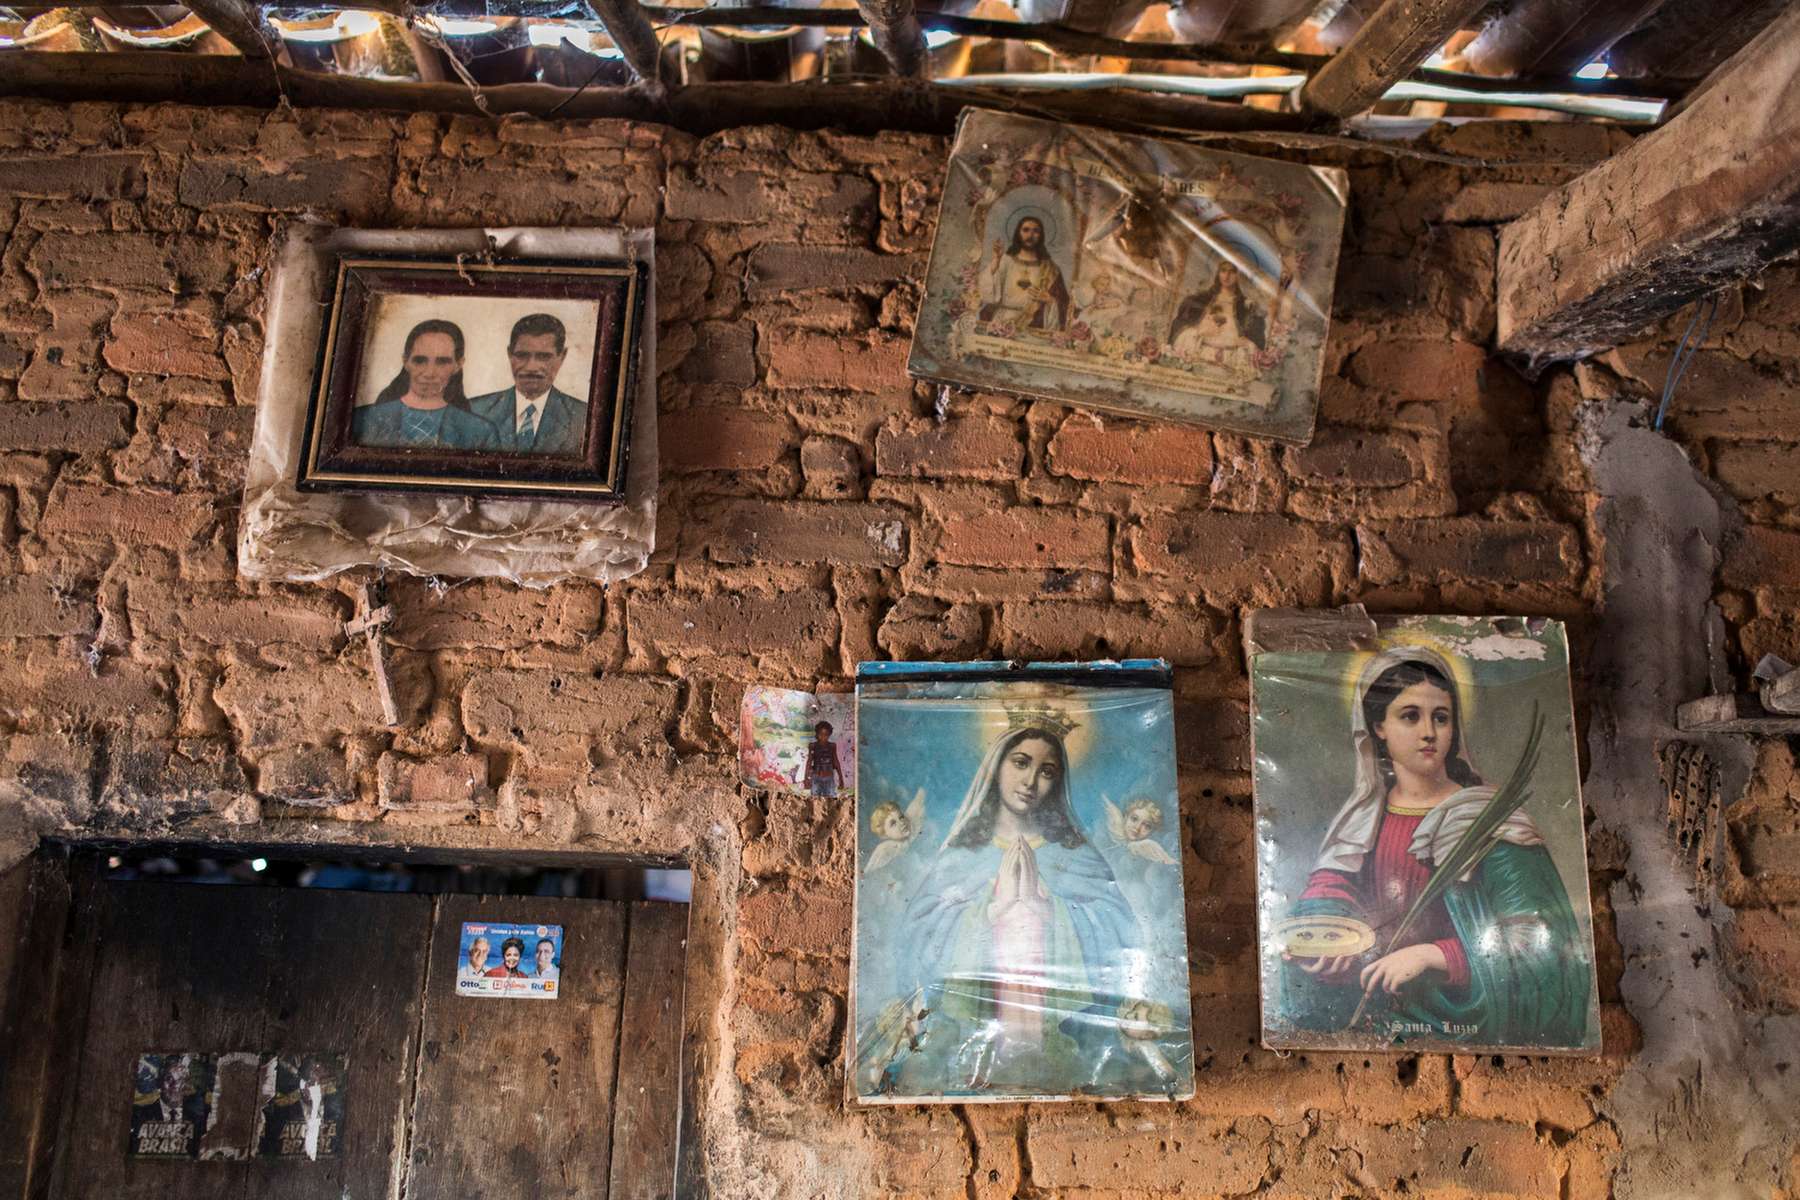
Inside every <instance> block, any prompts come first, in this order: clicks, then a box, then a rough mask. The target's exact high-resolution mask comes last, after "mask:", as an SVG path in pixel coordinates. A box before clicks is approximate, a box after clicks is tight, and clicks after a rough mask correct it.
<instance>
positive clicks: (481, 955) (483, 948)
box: [456, 936, 493, 979]
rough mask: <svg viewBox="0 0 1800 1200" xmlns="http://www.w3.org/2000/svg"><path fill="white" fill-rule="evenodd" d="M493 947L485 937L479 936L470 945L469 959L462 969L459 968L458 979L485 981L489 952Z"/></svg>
mask: <svg viewBox="0 0 1800 1200" xmlns="http://www.w3.org/2000/svg"><path fill="white" fill-rule="evenodd" d="M492 948H493V947H492V945H491V944H490V943H489V942H488V940H487V939H486V938H484V937H480V936H477V937H476V939H475V940H474V941H472V942H470V943H469V951H468V957H467V959H466V960H465V961H464V963H463V965H462V966H461V967H458V968H457V971H456V977H457V978H458V979H485V978H486V977H487V974H488V966H487V957H488V951H489V950H491V949H492Z"/></svg>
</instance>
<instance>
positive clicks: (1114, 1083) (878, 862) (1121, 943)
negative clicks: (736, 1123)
mask: <svg viewBox="0 0 1800 1200" xmlns="http://www.w3.org/2000/svg"><path fill="white" fill-rule="evenodd" d="M1160 703H1161V705H1162V706H1164V708H1163V710H1162V711H1160V712H1159V711H1157V709H1156V707H1155V705H1156V704H1157V697H1156V696H1155V694H1154V693H1153V694H1151V695H1149V696H1146V697H1144V701H1143V702H1142V703H1140V704H1139V705H1138V709H1139V724H1138V727H1139V729H1140V731H1145V732H1149V731H1153V730H1156V729H1157V727H1158V726H1160V732H1161V734H1162V738H1163V739H1164V741H1163V742H1162V744H1158V742H1157V740H1156V739H1155V737H1154V736H1151V737H1147V738H1145V739H1144V741H1145V743H1146V744H1142V745H1139V746H1135V747H1134V746H1129V745H1125V744H1119V745H1103V744H1102V743H1101V736H1102V733H1103V730H1102V729H1101V728H1100V727H1101V726H1102V725H1103V724H1112V723H1120V722H1121V721H1122V717H1121V713H1120V712H1119V711H1117V710H1109V709H1108V707H1107V706H1104V705H1102V706H1099V707H1095V706H1093V705H1091V704H1088V703H1080V702H1076V703H1071V702H1069V701H1067V700H1066V699H1060V700H1057V701H1044V700H1042V699H1009V698H1005V697H994V698H991V699H990V698H985V697H984V698H983V699H982V700H980V701H975V700H965V701H964V702H962V703H960V704H957V705H953V706H950V707H948V708H947V709H946V710H945V712H944V717H945V719H946V721H947V722H950V723H955V722H959V721H960V722H962V723H964V724H966V723H968V713H969V711H970V705H971V704H974V705H977V711H979V712H980V713H981V714H982V718H983V719H982V733H983V735H984V740H983V742H982V743H980V744H979V749H980V758H979V760H978V761H977V762H976V763H975V764H974V766H973V771H972V773H971V774H970V775H969V776H968V777H967V782H966V784H965V785H963V786H962V787H961V788H960V789H959V790H958V791H956V792H954V793H953V794H954V795H955V798H956V803H955V805H954V808H953V809H952V808H951V806H950V804H949V803H948V801H949V799H950V796H948V795H946V794H945V792H944V790H943V789H942V788H941V787H939V786H936V784H937V779H936V778H932V777H924V778H921V777H920V776H919V775H916V774H915V775H909V776H908V777H907V778H906V779H905V780H903V781H896V780H894V776H895V775H896V774H897V773H898V771H899V770H900V768H901V767H902V765H903V764H902V763H901V762H900V761H898V760H895V759H890V758H888V757H887V756H886V755H884V754H882V753H880V752H876V753H875V757H874V758H873V760H872V761H871V762H870V763H869V764H867V765H868V769H870V770H872V771H877V772H882V773H883V774H884V775H885V776H886V777H887V779H888V780H889V781H890V786H892V785H895V784H897V785H898V786H899V787H901V788H905V787H909V786H911V785H912V783H913V782H914V780H918V782H919V783H920V784H921V786H922V792H923V796H922V798H921V799H919V800H917V801H915V804H914V806H913V809H912V812H911V814H910V815H908V816H907V817H906V818H905V819H906V821H907V822H908V824H909V826H910V825H913V824H918V825H922V826H923V835H921V833H920V831H919V830H917V829H915V830H914V831H913V835H914V837H915V839H916V840H915V842H914V843H913V845H912V847H911V848H909V849H906V850H903V851H901V852H900V853H899V855H898V857H896V854H895V852H894V851H893V849H892V846H891V838H889V841H890V845H889V846H888V848H886V849H884V848H883V847H882V846H880V845H876V846H875V848H874V851H873V853H870V854H867V855H864V856H859V857H861V858H863V859H864V864H863V867H862V871H861V873H860V876H861V877H859V885H858V904H859V910H858V936H859V941H858V945H857V959H858V968H857V969H858V987H859V1000H858V1011H859V1017H858V1019H859V1022H860V1023H861V1026H860V1028H859V1031H858V1039H857V1042H858V1044H857V1046H856V1063H855V1065H854V1068H853V1071H852V1080H851V1083H852V1089H853V1093H854V1094H856V1095H857V1096H858V1098H859V1099H868V1098H871V1097H875V1098H880V1097H889V1096H891V1097H893V1098H895V1099H901V1098H904V1099H908V1100H913V1101H917V1100H920V1099H932V1098H940V1097H943V1098H949V1097H959V1098H977V1099H983V1098H992V1099H1006V1098H1031V1097H1046V1098H1050V1097H1059V1096H1068V1095H1075V1094H1083V1095H1149V1096H1170V1095H1175V1094H1180V1093H1184V1092H1187V1091H1191V1088H1192V1074H1191V1071H1192V1066H1191V1055H1189V1054H1187V1053H1186V1050H1185V1048H1184V1047H1185V1045H1186V1043H1187V1030H1186V1025H1187V1020H1186V1018H1187V985H1186V954H1185V949H1186V947H1185V932H1184V931H1183V930H1182V928H1181V918H1180V914H1181V912H1182V906H1181V894H1180V876H1179V871H1175V872H1171V873H1170V878H1169V879H1168V880H1167V881H1166V882H1165V883H1164V885H1163V886H1164V890H1165V891H1166V892H1167V893H1168V894H1167V895H1163V896H1159V897H1157V900H1158V902H1159V903H1158V905H1157V909H1158V911H1155V912H1142V911H1139V910H1138V909H1137V908H1135V907H1134V905H1133V902H1132V900H1131V898H1130V897H1129V896H1128V894H1127V892H1126V891H1125V890H1124V889H1122V888H1121V887H1120V883H1119V880H1118V878H1117V877H1116V875H1115V873H1114V868H1113V865H1112V863H1110V862H1109V861H1108V859H1107V857H1106V856H1105V855H1103V854H1102V853H1101V850H1100V848H1099V847H1098V846H1097V845H1096V842H1095V838H1094V833H1093V830H1094V828H1095V822H1094V817H1092V816H1089V815H1088V814H1089V813H1090V812H1094V815H1095V816H1097V815H1098V813H1097V811H1096V810H1099V809H1100V808H1101V805H1102V803H1103V802H1102V799H1101V797H1100V795H1099V789H1098V788H1097V787H1090V785H1087V784H1084V782H1083V775H1084V773H1087V772H1091V773H1092V774H1093V775H1095V776H1103V775H1104V776H1110V775H1111V774H1112V773H1113V772H1112V771H1111V770H1108V769H1107V767H1101V768H1100V769H1099V770H1094V769H1093V768H1095V767H1096V766H1099V764H1098V763H1097V762H1096V761H1095V760H1096V759H1098V758H1100V757H1102V756H1103V755H1105V754H1111V755H1112V756H1113V757H1114V759H1115V761H1114V762H1113V763H1111V764H1108V766H1110V767H1122V766H1124V765H1125V762H1126V761H1127V760H1130V759H1131V758H1132V756H1133V753H1134V752H1141V753H1145V754H1150V755H1155V754H1157V753H1164V754H1168V753H1170V751H1172V746H1170V745H1168V744H1167V741H1166V739H1167V738H1168V732H1167V729H1168V726H1167V723H1166V706H1167V704H1168V700H1167V695H1166V693H1164V694H1162V695H1161V697H1160ZM1146 706H1148V707H1146ZM880 711H881V710H880V707H879V706H878V705H877V706H874V707H862V708H860V709H859V720H861V721H868V720H873V721H875V730H876V732H877V734H879V732H880V729H881V715H880ZM914 720H915V721H916V720H917V717H916V716H915V717H914ZM859 728H865V727H863V726H859ZM1140 736H1141V735H1140ZM934 740H936V739H934ZM861 753H864V754H867V753H870V750H869V749H868V743H867V742H865V744H864V748H863V750H862V751H861ZM1170 757H1171V759H1172V754H1170ZM858 763H859V768H860V767H861V766H862V765H863V760H862V759H861V758H859V759H858ZM1168 765H1169V771H1168V774H1167V786H1168V787H1169V788H1170V808H1171V810H1172V809H1173V794H1172V785H1173V770H1172V768H1173V763H1172V761H1171V762H1170V763H1169V764H1168ZM1100 782H1101V783H1102V785H1104V783H1105V782H1106V781H1105V780H1101V781H1100ZM933 798H937V799H939V801H940V802H939V803H938V804H936V805H933V804H931V800H932V799H933ZM889 807H892V802H889ZM880 809H881V806H880V805H879V804H877V805H876V807H875V810H873V811H875V812H876V815H886V816H887V817H888V819H889V821H890V822H892V821H893V820H894V818H893V815H892V814H891V813H888V814H883V813H882V812H881V811H880ZM934 810H935V811H934ZM939 815H941V817H942V818H943V819H942V821H941V823H940V822H939V821H938V820H937V819H936V817H937V816H939ZM1099 821H1100V827H1101V828H1104V817H1099ZM871 829H872V833H873V836H874V837H876V838H878V839H879V838H887V837H888V835H887V834H886V833H884V832H883V831H882V830H881V829H880V828H879V827H876V826H871ZM864 836H865V842H867V841H868V840H869V837H870V835H869V834H865V835H864ZM909 857H911V858H914V859H916V861H914V862H913V863H912V864H911V866H910V873H909V874H907V876H906V878H907V885H906V886H905V887H904V888H903V889H901V890H899V891H895V890H889V889H884V888H883V887H882V886H880V885H881V884H882V883H884V882H886V881H887V880H889V879H892V878H893V877H894V874H895V872H897V871H905V870H907V864H906V859H907V858H909ZM864 879H866V880H867V882H866V883H865V882H864ZM1164 902H1166V903H1164ZM1158 923H1161V924H1162V926H1163V927H1164V928H1163V929H1162V930H1161V931H1160V934H1159V931H1158V929H1157V928H1156V926H1157V924H1158ZM1170 925H1173V927H1174V936H1169V929H1168V926H1170ZM883 995H888V996H891V997H892V999H891V1000H889V1001H888V1002H887V1003H885V1004H882V1003H874V1004H870V1003H868V1002H871V1001H877V1002H878V1001H879V998H880V997H881V996H883Z"/></svg>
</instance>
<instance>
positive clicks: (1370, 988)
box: [1245, 606, 1600, 1056]
mask: <svg viewBox="0 0 1800 1200" xmlns="http://www.w3.org/2000/svg"><path fill="white" fill-rule="evenodd" d="M1245 654H1246V657H1247V658H1248V660H1249V663H1250V687H1251V740H1252V747H1253V752H1254V758H1255V774H1254V781H1255V792H1256V883H1257V927H1258V943H1259V948H1260V960H1261V973H1262V1006H1263V1008H1262V1026H1263V1044H1264V1045H1265V1046H1268V1047H1269V1048H1271V1049H1315V1050H1353V1051H1371V1050H1395V1051H1400V1050H1404V1051H1407V1052H1416V1051H1427V1052H1455V1053H1474V1052H1481V1053H1490V1052H1509V1053H1526V1054H1575V1055H1590V1056H1591V1055H1594V1054H1597V1053H1598V1052H1599V1049H1600V1016H1599V993H1598V988H1597V982H1596V973H1595V967H1594V932H1593V913H1592V910H1591V906H1590V903H1589V898H1588V880H1587V845H1586V828H1585V824H1584V821H1583V819H1582V805H1581V783H1580V775H1579V771H1578V767H1577V757H1576V748H1575V721H1574V713H1573V708H1572V705H1571V702H1570V694H1569V649H1568V639H1567V635H1566V634H1565V632H1564V630H1563V627H1562V625H1561V623H1560V622H1557V621H1552V620H1548V619H1544V618H1520V617H1427V616H1407V617H1387V616H1383V617H1370V616H1369V615H1368V614H1367V613H1365V612H1364V611H1362V609H1361V608H1360V606H1351V607H1349V608H1346V609H1340V610H1337V611H1334V612H1295V611H1291V610H1268V611H1263V612H1257V613H1253V614H1251V617H1250V620H1249V622H1248V624H1247V628H1246V633H1245Z"/></svg>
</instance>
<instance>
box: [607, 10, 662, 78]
mask: <svg viewBox="0 0 1800 1200" xmlns="http://www.w3.org/2000/svg"><path fill="white" fill-rule="evenodd" d="M589 4H590V5H591V6H592V8H593V10H594V15H595V16H597V17H599V18H600V24H602V25H604V26H605V27H606V36H607V37H609V38H611V39H612V43H613V45H615V46H617V47H618V48H619V53H620V54H621V55H623V56H624V58H625V65H626V66H628V67H630V68H631V73H632V74H633V75H636V76H637V77H638V78H639V79H641V80H642V81H643V82H645V83H647V84H649V85H651V86H652V87H661V86H662V71H661V69H660V67H659V66H658V64H659V63H660V62H661V61H662V44H661V43H660V42H658V41H657V40H656V30H655V29H653V28H651V25H650V18H649V17H648V16H647V15H645V13H644V9H643V6H642V5H640V4H639V3H638V0H589Z"/></svg>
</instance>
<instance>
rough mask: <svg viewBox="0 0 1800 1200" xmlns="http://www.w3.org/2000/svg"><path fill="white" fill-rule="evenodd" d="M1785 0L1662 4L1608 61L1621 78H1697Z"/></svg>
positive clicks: (1762, 25)
mask: <svg viewBox="0 0 1800 1200" xmlns="http://www.w3.org/2000/svg"><path fill="white" fill-rule="evenodd" d="M1789 2H1790V0H1715V2H1714V3H1711V4H1680V3H1671V4H1665V5H1663V6H1662V7H1661V8H1660V9H1658V10H1657V11H1656V15H1654V16H1653V17H1651V18H1650V20H1648V21H1646V22H1645V23H1644V25H1643V27H1642V28H1640V29H1639V30H1638V31H1637V32H1636V33H1632V34H1629V35H1627V36H1626V37H1625V38H1623V39H1621V40H1620V41H1619V42H1618V43H1617V44H1615V45H1614V46H1613V48H1612V49H1611V50H1610V51H1608V52H1607V56H1606V62H1607V65H1608V66H1610V67H1611V68H1612V69H1613V70H1614V71H1615V72H1617V73H1618V74H1619V75H1621V76H1623V77H1624V78H1626V79H1662V80H1673V81H1676V82H1681V83H1697V82H1699V81H1700V80H1702V79H1704V78H1705V77H1706V76H1708V75H1710V74H1711V73H1712V72H1713V71H1714V70H1716V69H1717V68H1718V66H1719V64H1720V63H1722V62H1724V61H1725V60H1726V59H1728V58H1730V57H1731V56H1732V55H1733V54H1736V53H1737V52H1738V51H1739V50H1741V49H1743V47H1744V43H1745V42H1748V41H1749V40H1750V39H1751V38H1753V37H1755V36H1756V35H1757V33H1758V32H1759V31H1761V30H1762V29H1763V28H1765V27H1766V26H1767V25H1768V24H1769V22H1770V21H1773V20H1774V19H1775V18H1776V16H1778V15H1779V14H1780V12H1781V10H1782V9H1784V8H1786V7H1787V5H1788V4H1789Z"/></svg>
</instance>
